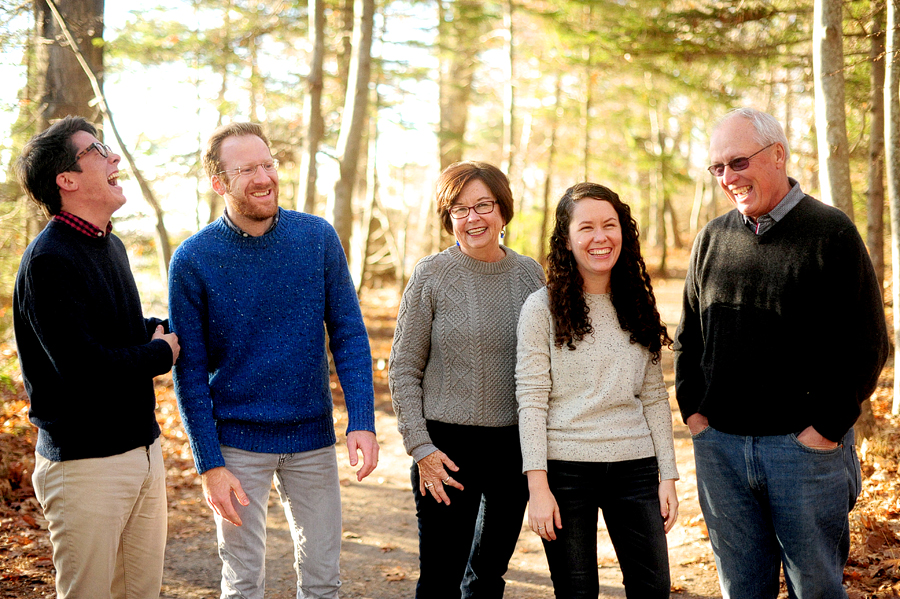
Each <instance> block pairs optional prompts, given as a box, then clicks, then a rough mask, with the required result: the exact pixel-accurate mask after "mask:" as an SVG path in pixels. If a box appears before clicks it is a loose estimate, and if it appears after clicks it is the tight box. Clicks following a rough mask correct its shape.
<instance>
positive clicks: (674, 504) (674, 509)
mask: <svg viewBox="0 0 900 599" xmlns="http://www.w3.org/2000/svg"><path fill="white" fill-rule="evenodd" d="M659 513H660V515H661V516H662V517H663V520H665V528H666V534H669V531H670V530H672V527H673V526H675V521H676V520H678V495H677V494H676V493H675V481H674V480H673V479H668V480H662V481H660V482H659Z"/></svg>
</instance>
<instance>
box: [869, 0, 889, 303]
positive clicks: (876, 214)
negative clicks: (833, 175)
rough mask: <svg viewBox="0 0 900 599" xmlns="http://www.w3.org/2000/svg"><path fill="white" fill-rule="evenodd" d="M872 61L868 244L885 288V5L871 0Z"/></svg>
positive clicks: (876, 272) (870, 255)
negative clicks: (872, 7) (883, 23)
mask: <svg viewBox="0 0 900 599" xmlns="http://www.w3.org/2000/svg"><path fill="white" fill-rule="evenodd" d="M872 4H873V5H875V6H874V8H876V9H877V10H875V11H874V13H873V16H872V30H871V31H870V39H871V46H870V48H869V60H870V62H871V63H872V70H871V74H870V82H871V88H872V89H871V92H870V94H869V112H870V116H869V121H870V123H871V125H870V128H869V190H868V193H867V194H866V215H867V219H868V222H867V227H866V245H867V246H868V248H869V257H870V258H872V266H874V267H875V275H876V276H877V277H878V286H879V288H881V289H884V63H885V60H884V56H885V55H884V26H883V25H882V20H883V19H884V4H883V3H882V2H881V1H880V0H876V1H875V2H873V3H872Z"/></svg>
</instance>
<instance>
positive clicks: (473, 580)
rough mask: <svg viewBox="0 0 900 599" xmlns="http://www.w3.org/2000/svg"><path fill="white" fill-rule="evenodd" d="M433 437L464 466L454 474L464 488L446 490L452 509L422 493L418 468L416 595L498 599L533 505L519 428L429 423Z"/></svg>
mask: <svg viewBox="0 0 900 599" xmlns="http://www.w3.org/2000/svg"><path fill="white" fill-rule="evenodd" d="M428 433H429V434H430V435H431V440H432V442H433V443H434V445H435V446H436V447H437V448H438V449H440V450H441V451H443V452H444V453H446V454H447V456H448V457H449V458H450V459H451V460H453V462H454V463H455V464H456V465H457V466H459V471H458V472H453V473H452V475H453V478H454V479H455V480H456V481H458V482H460V483H461V484H462V485H463V486H464V487H465V490H463V491H460V490H458V489H454V488H452V487H445V489H446V492H447V496H448V497H449V498H450V505H446V504H443V503H438V502H437V501H435V500H434V498H433V497H432V496H431V494H430V493H429V494H428V495H425V496H423V495H421V494H420V493H419V468H418V466H417V465H416V464H415V463H413V465H412V471H411V472H412V475H411V477H410V478H411V480H412V487H413V494H414V495H415V497H416V516H417V517H418V519H419V569H420V573H419V582H418V584H417V585H416V597H417V598H419V599H443V598H448V599H449V598H453V599H460V598H461V597H462V598H464V599H471V598H477V599H493V598H496V599H499V598H500V597H502V596H503V588H504V586H505V582H504V581H503V575H504V574H505V573H506V570H507V568H508V565H509V558H510V557H511V556H512V554H513V551H514V550H515V548H516V541H517V540H518V538H519V531H520V530H521V528H522V520H523V517H524V515H525V505H526V503H527V501H528V483H527V481H526V479H525V476H524V475H523V474H522V454H521V450H520V449H519V429H518V427H517V426H509V427H501V428H492V427H484V426H463V425H458V424H444V423H441V422H434V421H429V422H428Z"/></svg>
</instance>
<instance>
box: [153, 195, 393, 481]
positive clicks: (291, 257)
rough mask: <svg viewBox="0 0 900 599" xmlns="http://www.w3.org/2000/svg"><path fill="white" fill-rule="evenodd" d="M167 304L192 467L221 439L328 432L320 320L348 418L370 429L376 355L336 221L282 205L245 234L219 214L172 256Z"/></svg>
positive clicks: (264, 448) (265, 445) (293, 443)
mask: <svg viewBox="0 0 900 599" xmlns="http://www.w3.org/2000/svg"><path fill="white" fill-rule="evenodd" d="M169 312H170V314H171V321H172V328H173V330H174V331H175V332H176V333H177V334H178V336H179V341H180V342H181V348H182V351H181V357H180V358H179V361H178V364H177V365H176V367H175V390H176V393H177V395H178V401H179V406H180V408H181V415H182V420H183V422H184V426H185V430H186V431H187V434H188V438H189V439H190V442H191V449H192V450H193V452H194V460H195V462H196V465H197V470H198V471H199V472H205V471H207V470H209V469H210V468H215V467H218V466H224V465H225V462H224V460H223V459H222V453H221V451H220V449H219V446H220V444H221V445H227V446H229V447H236V448H238V449H244V450H247V451H256V452H260V453H296V452H301V451H309V450H313V449H319V448H322V447H326V446H328V445H332V444H334V442H335V435H334V422H333V419H332V409H333V404H332V398H331V388H330V381H329V374H328V359H327V354H326V346H325V343H326V341H325V333H326V327H327V331H328V339H329V344H330V348H331V351H332V354H333V355H334V361H335V365H336V367H337V372H338V376H339V378H340V381H341V386H342V388H343V390H344V397H345V400H346V404H347V411H348V413H349V416H350V423H349V426H348V428H347V430H348V432H349V431H354V430H368V431H373V432H374V430H375V425H374V408H373V405H374V397H373V390H372V358H371V353H370V351H369V339H368V335H367V333H366V328H365V325H364V324H363V320H362V314H361V312H360V309H359V302H358V300H357V297H356V291H355V289H354V286H353V283H352V281H351V279H350V274H349V271H348V269H347V262H346V259H345V257H344V252H343V249H342V248H341V244H340V241H339V239H338V237H337V233H335V231H334V228H333V227H332V226H331V225H330V224H328V222H327V221H325V220H324V219H321V218H319V217H316V216H311V215H308V214H303V213H299V212H293V211H286V210H281V212H280V217H279V221H278V224H277V226H276V227H275V228H274V229H273V230H271V231H269V232H268V233H266V234H265V235H262V236H260V237H243V236H241V235H240V234H238V233H236V232H235V231H233V230H231V229H229V228H228V226H227V225H226V224H225V222H224V220H223V219H221V218H220V219H219V220H217V221H215V222H214V223H212V224H210V225H209V226H207V227H205V228H204V229H203V230H201V231H200V232H199V233H197V234H196V235H194V236H192V237H190V238H189V239H188V240H187V241H185V242H184V243H183V244H182V245H181V246H180V247H179V248H178V250H177V251H176V252H175V255H174V256H173V257H172V264H171V268H170V276H169Z"/></svg>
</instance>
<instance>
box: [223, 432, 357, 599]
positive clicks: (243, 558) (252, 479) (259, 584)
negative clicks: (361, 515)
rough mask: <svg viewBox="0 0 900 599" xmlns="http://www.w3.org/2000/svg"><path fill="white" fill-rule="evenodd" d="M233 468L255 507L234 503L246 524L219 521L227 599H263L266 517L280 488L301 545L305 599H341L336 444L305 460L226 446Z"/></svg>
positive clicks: (300, 588)
mask: <svg viewBox="0 0 900 599" xmlns="http://www.w3.org/2000/svg"><path fill="white" fill-rule="evenodd" d="M222 457H224V458H225V467H226V468H228V469H229V470H230V471H231V473H232V474H234V475H235V476H236V477H237V479H238V481H240V483H241V487H243V489H244V492H245V493H246V494H247V497H248V498H249V499H250V504H249V505H247V506H243V505H241V504H240V503H238V501H237V500H236V499H234V497H233V496H232V504H233V505H234V507H235V509H236V510H237V513H238V515H239V516H240V517H241V521H242V522H243V525H242V526H234V525H233V524H231V523H230V522H228V521H225V520H223V519H222V518H221V517H219V516H218V515H216V516H215V520H216V531H217V533H218V538H219V557H220V558H222V595H221V599H232V598H234V599H238V598H240V599H263V594H264V592H265V586H266V513H267V511H268V503H269V491H271V490H272V481H273V479H274V481H275V489H276V490H277V491H278V496H279V497H280V498H281V504H282V506H283V507H284V514H285V516H286V517H287V522H288V526H289V527H290V529H291V537H292V538H293V541H294V569H295V570H296V571H297V579H298V580H297V597H298V598H299V597H303V598H306V599H326V598H327V599H337V597H338V589H339V588H340V586H341V581H340V555H341V493H340V484H339V481H338V470H337V457H336V452H335V448H334V445H331V446H329V447H323V448H322V449H315V450H312V451H304V452H300V453H288V454H278V453H258V452H254V451H244V450H242V449H235V448H234V447H226V446H224V445H223V446H222Z"/></svg>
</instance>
